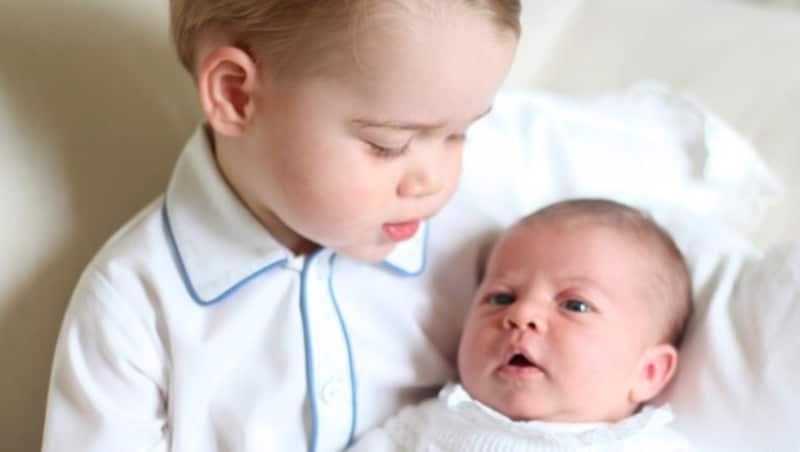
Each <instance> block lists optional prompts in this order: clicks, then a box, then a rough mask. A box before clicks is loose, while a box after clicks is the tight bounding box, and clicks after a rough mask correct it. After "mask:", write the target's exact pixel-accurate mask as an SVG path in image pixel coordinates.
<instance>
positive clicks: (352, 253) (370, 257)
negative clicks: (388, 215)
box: [335, 243, 396, 262]
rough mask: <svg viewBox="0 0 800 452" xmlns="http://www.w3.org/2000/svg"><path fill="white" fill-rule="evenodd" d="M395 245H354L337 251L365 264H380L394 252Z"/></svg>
mask: <svg viewBox="0 0 800 452" xmlns="http://www.w3.org/2000/svg"><path fill="white" fill-rule="evenodd" d="M395 246H396V244H395V243H381V244H369V245H366V244H365V245H354V246H348V247H344V248H341V249H337V250H335V251H336V252H337V253H341V254H344V255H345V256H348V257H352V258H353V259H358V260H360V261H365V262H380V261H382V260H384V259H386V257H387V256H389V254H391V253H392V251H394V248H395Z"/></svg>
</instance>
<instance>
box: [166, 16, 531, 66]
mask: <svg viewBox="0 0 800 452" xmlns="http://www.w3.org/2000/svg"><path fill="white" fill-rule="evenodd" d="M407 1H408V0H406V1H405V2H404V1H400V0H170V16H171V30H172V36H173V40H174V42H175V47H176V49H177V52H178V57H179V59H180V61H181V63H182V64H183V66H184V67H185V68H186V69H187V70H188V71H189V72H190V73H192V74H194V73H195V72H196V65H197V63H198V62H197V61H196V58H197V53H198V46H199V43H200V40H201V39H203V37H205V36H208V35H209V34H211V33H218V34H220V35H221V36H223V37H224V38H225V39H226V40H227V41H228V42H229V43H230V44H232V45H235V46H237V47H240V48H242V49H243V50H246V51H248V53H251V56H253V57H256V56H258V57H260V58H264V59H265V60H267V61H269V64H270V67H271V68H272V69H273V70H274V71H275V73H278V74H283V73H285V72H289V73H293V72H295V71H296V70H299V69H300V68H302V70H306V69H307V66H308V63H310V62H314V61H318V60H319V59H320V56H321V55H322V54H326V53H330V52H326V50H329V49H330V48H332V47H335V46H336V45H341V44H342V43H343V42H347V41H346V40H347V39H348V38H352V34H351V33H352V31H353V29H354V28H355V27H354V25H355V24H356V23H358V22H359V21H360V20H362V19H363V18H364V16H365V15H366V14H367V13H368V11H371V10H374V9H375V8H377V7H379V6H383V5H386V4H395V5H397V6H400V5H403V4H404V3H407ZM419 1H422V0H419ZM432 1H435V2H446V3H447V4H459V3H460V4H463V5H465V6H469V7H472V8H476V10H478V11H480V12H482V13H486V14H487V16H488V17H489V18H490V19H491V20H493V21H494V22H495V23H496V24H497V25H498V26H499V27H500V28H501V29H504V30H510V31H513V32H514V33H515V34H516V35H519V33H520V21H519V16H520V9H521V6H520V0H427V2H428V3H430V2H432ZM431 6H432V5H431Z"/></svg>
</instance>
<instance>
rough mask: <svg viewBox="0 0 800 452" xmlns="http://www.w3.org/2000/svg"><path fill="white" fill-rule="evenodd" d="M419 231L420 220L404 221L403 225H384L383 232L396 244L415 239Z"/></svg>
mask: <svg viewBox="0 0 800 452" xmlns="http://www.w3.org/2000/svg"><path fill="white" fill-rule="evenodd" d="M417 229H419V220H411V221H404V222H402V223H384V225H383V232H384V233H385V234H386V236H387V237H389V238H390V239H392V240H394V241H395V242H402V241H403V240H408V239H410V238H411V237H414V234H416V233H417Z"/></svg>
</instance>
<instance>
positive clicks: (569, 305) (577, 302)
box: [458, 220, 656, 422]
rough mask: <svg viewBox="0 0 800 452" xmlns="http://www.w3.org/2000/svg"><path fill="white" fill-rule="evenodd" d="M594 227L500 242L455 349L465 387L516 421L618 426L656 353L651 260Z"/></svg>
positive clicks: (519, 231)
mask: <svg viewBox="0 0 800 452" xmlns="http://www.w3.org/2000/svg"><path fill="white" fill-rule="evenodd" d="M631 242H634V241H633V240H631V239H627V240H626V237H625V236H624V235H623V234H621V233H619V232H617V231H615V230H613V229H611V228H610V227H605V226H597V225H580V226H577V225H573V226H569V227H567V228H563V227H560V226H559V225H558V224H556V223H555V222H553V221H548V220H544V221H537V222H534V223H533V224H529V225H523V226H517V227H515V228H514V229H512V230H511V231H510V232H509V233H508V234H507V235H505V236H504V237H503V238H502V239H501V241H500V242H499V243H498V245H497V247H496V248H495V250H494V251H493V253H492V256H491V258H490V260H489V263H488V267H487V272H486V275H485V277H484V280H483V282H482V284H481V286H480V287H479V289H478V291H477V293H476V297H475V299H474V300H473V305H472V307H471V310H470V313H469V315H468V318H467V322H466V325H465V330H464V335H463V337H462V340H461V346H460V349H459V357H458V358H459V371H460V374H461V379H462V382H463V384H464V387H465V388H466V389H467V391H468V392H469V393H470V394H471V395H472V396H473V397H474V398H476V399H477V400H480V401H482V402H483V403H485V404H487V405H488V406H490V407H492V408H494V409H495V410H497V411H499V412H502V413H504V414H505V415H507V416H509V417H511V418H513V419H516V420H549V421H564V422H566V421H569V422H588V421H616V420H619V419H621V418H624V417H625V416H627V415H628V414H630V412H631V411H632V410H633V409H634V408H635V407H636V405H637V403H634V402H632V401H631V400H630V397H629V394H630V390H631V387H632V385H633V382H634V378H635V374H636V372H635V370H636V367H637V366H636V365H637V363H638V362H639V359H640V357H641V356H642V354H643V352H644V351H645V350H646V349H647V347H649V346H650V345H654V341H655V338H656V336H655V334H654V332H653V323H654V319H653V318H652V316H651V315H650V313H649V312H648V310H647V297H650V296H651V295H649V294H650V293H651V292H652V291H651V290H648V287H649V286H648V281H649V279H648V278H652V276H651V275H649V274H648V272H649V270H650V268H649V267H648V265H647V259H648V257H647V255H646V253H645V252H643V250H642V248H640V247H639V246H638V245H637V244H635V242H634V243H631Z"/></svg>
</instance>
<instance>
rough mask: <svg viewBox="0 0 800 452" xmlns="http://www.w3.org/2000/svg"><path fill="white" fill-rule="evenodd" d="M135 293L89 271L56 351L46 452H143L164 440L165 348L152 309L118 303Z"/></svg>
mask: <svg viewBox="0 0 800 452" xmlns="http://www.w3.org/2000/svg"><path fill="white" fill-rule="evenodd" d="M130 292H132V293H134V294H136V293H137V291H128V290H127V288H126V290H124V291H123V290H115V288H114V287H113V286H112V285H111V284H110V283H109V282H108V280H107V279H106V278H105V277H104V276H103V275H102V274H100V273H99V272H97V271H96V270H95V271H93V270H91V269H89V270H87V272H86V273H85V274H84V276H83V277H82V279H81V281H80V282H79V284H78V287H77V289H76V291H75V293H74V295H73V297H72V300H71V302H70V306H69V308H68V310H67V313H66V315H65V317H64V322H63V324H62V327H61V333H60V335H59V339H58V344H57V345H56V352H55V357H54V360H53V370H52V375H51V379H50V388H49V393H48V401H47V413H46V418H45V427H44V438H43V445H42V450H43V451H44V452H51V451H83V452H92V451H98V452H99V451H103V452H107V451H116V450H126V451H139V450H141V451H145V450H151V449H153V447H155V446H156V445H158V444H163V443H164V441H165V440H166V438H167V436H168V435H167V434H168V432H167V429H166V402H165V400H166V397H165V394H166V389H167V388H166V385H165V382H166V380H167V378H166V374H167V371H166V369H167V366H166V363H165V352H164V347H163V341H162V340H161V339H160V335H159V331H158V327H157V325H158V322H157V321H156V315H155V314H154V312H153V310H152V308H151V307H150V306H151V304H150V303H140V305H136V304H135V303H132V302H130V300H125V299H123V298H122V297H121V296H119V293H126V294H128V293H130ZM141 293H144V291H141ZM140 296H142V295H140Z"/></svg>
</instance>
